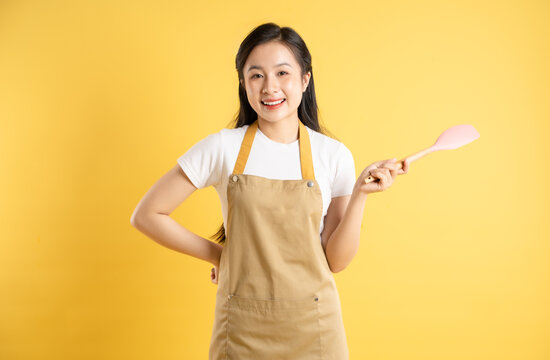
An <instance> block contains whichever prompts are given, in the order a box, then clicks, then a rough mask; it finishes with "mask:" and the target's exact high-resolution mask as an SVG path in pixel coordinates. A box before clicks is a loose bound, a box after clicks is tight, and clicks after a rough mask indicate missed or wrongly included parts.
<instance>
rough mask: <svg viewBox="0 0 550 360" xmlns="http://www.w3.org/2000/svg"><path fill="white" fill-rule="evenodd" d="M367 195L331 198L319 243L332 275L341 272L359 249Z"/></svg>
mask: <svg viewBox="0 0 550 360" xmlns="http://www.w3.org/2000/svg"><path fill="white" fill-rule="evenodd" d="M366 197H367V195H366V194H365V195H361V194H352V195H347V196H339V197H335V198H332V200H331V202H330V205H329V208H328V210H327V215H326V216H325V222H324V224H325V225H324V227H323V232H322V234H321V243H322V244H323V248H324V249H325V255H326V257H327V261H328V264H329V267H330V270H331V271H332V272H333V273H336V272H339V271H342V270H344V269H345V268H346V266H347V265H348V264H349V263H350V262H351V260H352V259H353V257H354V256H355V254H356V253H357V250H358V248H359V237H360V232H361V221H362V220H363V209H364V207H365V200H366Z"/></svg>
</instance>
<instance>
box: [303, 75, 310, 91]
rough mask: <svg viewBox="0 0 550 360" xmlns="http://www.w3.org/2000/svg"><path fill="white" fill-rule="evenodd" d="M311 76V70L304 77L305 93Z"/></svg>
mask: <svg viewBox="0 0 550 360" xmlns="http://www.w3.org/2000/svg"><path fill="white" fill-rule="evenodd" d="M310 78H311V71H308V72H307V74H305V75H304V78H303V80H302V81H303V87H302V92H303V93H304V92H305V91H306V89H307V86H308V85H309V79H310Z"/></svg>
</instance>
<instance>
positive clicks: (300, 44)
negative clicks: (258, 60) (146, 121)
mask: <svg viewBox="0 0 550 360" xmlns="http://www.w3.org/2000/svg"><path fill="white" fill-rule="evenodd" d="M269 41H278V42H280V43H282V44H284V45H286V46H287V47H288V48H289V49H290V50H291V51H292V53H293V54H294V57H295V58H296V60H297V62H298V63H299V64H300V68H301V70H302V74H301V75H302V78H303V76H304V75H305V74H307V73H308V72H311V77H310V79H309V83H308V86H307V88H306V91H305V92H304V93H303V94H302V102H301V103H300V105H299V106H298V118H300V121H301V122H302V123H303V124H304V125H305V126H307V127H309V128H310V129H312V130H315V131H317V132H320V133H322V134H325V135H327V134H328V133H329V132H328V131H327V130H326V129H325V127H324V126H321V125H320V124H319V119H318V117H317V113H318V108H317V100H316V98H315V86H314V82H313V70H312V67H311V54H310V53H309V50H308V48H307V46H306V43H305V42H304V40H303V39H302V38H301V37H300V35H298V33H297V32H296V31H295V30H294V29H292V28H290V27H280V26H279V25H277V24H274V23H272V22H269V23H265V24H262V25H259V26H257V27H256V28H254V29H253V30H252V31H251V32H250V33H249V34H248V35H247V36H246V38H245V39H244V40H243V42H242V43H241V45H240V46H239V51H238V52H237V56H236V58H235V67H236V69H237V73H238V75H239V102H240V108H239V111H238V112H237V114H236V115H235V118H234V120H233V121H232V122H233V128H239V127H242V126H245V125H250V124H252V123H253V122H254V121H255V120H256V119H257V118H258V114H256V111H254V109H253V108H252V106H250V103H249V102H248V98H247V96H246V89H245V86H244V75H243V68H244V64H245V62H246V59H247V58H248V56H249V55H250V53H251V52H252V50H253V49H254V48H255V47H256V46H257V45H261V44H264V43H267V42H269ZM331 137H334V136H332V135H331ZM211 238H212V239H214V240H216V241H217V242H218V243H220V244H223V243H225V227H224V225H223V222H222V224H221V226H220V228H219V229H218V231H217V232H216V233H215V234H214V235H212V236H211Z"/></svg>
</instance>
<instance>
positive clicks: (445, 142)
mask: <svg viewBox="0 0 550 360" xmlns="http://www.w3.org/2000/svg"><path fill="white" fill-rule="evenodd" d="M478 137H479V133H478V132H477V131H476V129H474V127H473V126H472V125H455V126H453V127H450V128H448V129H447V130H445V131H443V133H441V135H439V137H438V138H437V140H436V141H435V144H433V145H432V146H430V147H429V148H427V149H424V150H421V151H419V152H417V153H414V154H412V155H409V156H407V157H405V158H403V159H401V160H399V161H398V162H397V166H398V169H402V168H403V161H405V160H406V159H409V160H410V161H409V164H410V163H411V162H413V161H415V160H418V159H420V158H421V157H423V156H424V155H428V154H429V153H431V152H434V151H437V150H452V149H456V148H459V147H461V146H463V145H466V144H468V143H470V142H472V141H474V140H475V139H477V138H478ZM375 180H377V178H375V177H373V176H369V177H367V178H366V179H365V183H370V182H372V181H375Z"/></svg>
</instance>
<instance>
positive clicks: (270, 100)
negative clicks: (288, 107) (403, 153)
mask: <svg viewBox="0 0 550 360" xmlns="http://www.w3.org/2000/svg"><path fill="white" fill-rule="evenodd" d="M283 99H284V98H278V99H262V101H268V102H274V101H279V100H283Z"/></svg>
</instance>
